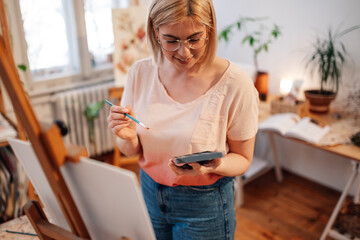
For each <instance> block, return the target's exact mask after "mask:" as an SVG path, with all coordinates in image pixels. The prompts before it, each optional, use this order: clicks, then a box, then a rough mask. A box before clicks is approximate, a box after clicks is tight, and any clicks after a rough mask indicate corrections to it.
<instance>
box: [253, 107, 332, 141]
mask: <svg viewBox="0 0 360 240" xmlns="http://www.w3.org/2000/svg"><path fill="white" fill-rule="evenodd" d="M259 129H261V130H272V131H276V132H278V133H280V134H282V135H284V136H288V137H293V138H298V139H301V140H303V141H306V142H311V143H315V144H316V143H318V142H319V141H320V139H321V138H322V137H323V136H324V135H325V134H326V133H328V132H329V130H330V127H329V126H325V125H322V124H320V123H318V122H317V121H315V120H313V119H311V118H309V117H304V118H300V117H299V116H298V115H297V114H295V113H279V114H274V115H271V116H270V117H269V118H267V119H266V120H265V121H263V122H261V123H260V124H259Z"/></svg>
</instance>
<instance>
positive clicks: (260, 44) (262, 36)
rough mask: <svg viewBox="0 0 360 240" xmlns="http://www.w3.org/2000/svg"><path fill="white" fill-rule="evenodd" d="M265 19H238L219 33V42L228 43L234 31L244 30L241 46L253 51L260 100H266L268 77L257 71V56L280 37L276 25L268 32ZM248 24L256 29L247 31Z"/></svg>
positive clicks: (263, 72) (265, 73) (264, 73)
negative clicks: (255, 26) (253, 24)
mask: <svg viewBox="0 0 360 240" xmlns="http://www.w3.org/2000/svg"><path fill="white" fill-rule="evenodd" d="M266 19H267V18H250V17H240V18H239V19H238V20H237V21H235V22H234V23H232V24H230V25H229V26H227V27H225V28H224V29H223V30H222V31H221V32H220V33H219V40H222V39H223V40H224V41H225V42H229V36H230V34H232V31H233V30H234V29H235V30H238V31H242V29H244V31H245V36H244V37H243V38H242V41H241V44H248V45H249V46H250V48H252V50H253V61H254V66H255V69H256V79H255V87H256V89H257V90H258V92H259V95H260V99H261V100H266V97H267V93H268V79H269V75H268V73H267V72H265V71H260V70H259V65H258V55H259V54H260V53H261V52H267V51H268V49H269V45H270V44H271V43H273V41H274V40H276V39H277V38H278V37H279V36H280V35H281V31H280V28H279V26H278V25H276V24H274V26H273V28H271V29H270V30H269V29H268V28H267V27H265V26H264V25H263V24H262V22H263V21H264V20H266ZM249 23H258V24H259V25H258V28H257V29H256V30H254V31H248V28H247V25H248V24H249Z"/></svg>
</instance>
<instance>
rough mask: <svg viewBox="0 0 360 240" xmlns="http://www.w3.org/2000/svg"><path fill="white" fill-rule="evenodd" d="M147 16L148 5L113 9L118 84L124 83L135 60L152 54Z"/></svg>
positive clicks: (115, 63) (115, 70) (116, 81)
mask: <svg viewBox="0 0 360 240" xmlns="http://www.w3.org/2000/svg"><path fill="white" fill-rule="evenodd" d="M146 16H147V7H146V6H131V7H128V8H115V9H113V10H112V19H113V28H114V48H115V50H114V54H113V60H114V75H115V84H116V85H118V86H122V85H124V83H125V76H126V73H127V71H128V69H129V68H130V67H131V65H132V64H134V62H136V61H137V60H139V59H142V58H145V57H147V56H149V55H150V51H149V49H148V47H147V44H146V36H145V33H146V29H145V27H146Z"/></svg>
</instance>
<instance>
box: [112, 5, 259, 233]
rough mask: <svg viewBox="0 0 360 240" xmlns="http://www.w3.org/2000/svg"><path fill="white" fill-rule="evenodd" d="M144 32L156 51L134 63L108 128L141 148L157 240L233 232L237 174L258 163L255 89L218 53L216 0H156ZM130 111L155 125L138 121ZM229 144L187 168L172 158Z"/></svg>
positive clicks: (130, 150)
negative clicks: (216, 156)
mask: <svg viewBox="0 0 360 240" xmlns="http://www.w3.org/2000/svg"><path fill="white" fill-rule="evenodd" d="M147 38H148V43H149V45H150V47H151V50H152V53H153V57H152V58H148V59H143V60H140V61H139V62H137V63H135V64H134V65H133V66H132V68H131V69H130V71H129V73H128V76H127V81H126V85H125V90H124V95H123V98H122V104H121V106H126V107H120V106H112V107H111V110H110V114H109V116H108V123H109V128H111V130H112V132H113V133H114V134H115V135H116V136H117V137H118V138H117V139H118V146H119V148H120V150H121V152H123V153H124V154H125V155H134V154H140V159H139V164H140V167H141V171H140V181H141V189H142V192H143V195H144V199H145V202H146V205H147V208H148V211H149V213H150V217H151V221H152V224H153V227H154V230H155V234H156V237H157V239H166V240H168V239H216V240H218V239H233V238H234V232H235V225H236V216H235V209H234V202H233V200H234V187H233V182H234V181H233V179H234V178H233V177H234V176H237V175H241V174H243V173H244V172H245V171H246V170H247V169H248V167H249V166H250V164H251V161H252V155H253V149H254V141H255V134H256V132H257V119H258V97H257V96H258V93H257V92H256V90H255V88H254V86H253V83H252V81H251V79H250V78H249V77H248V76H247V75H246V74H245V72H244V71H243V70H242V69H240V68H239V67H237V66H235V65H234V64H232V63H230V62H229V61H228V60H225V59H223V58H220V57H217V56H215V53H216V46H217V32H216V18H215V12H214V8H213V5H212V2H211V0H154V1H153V2H152V3H151V5H150V8H149V14H148V23H147ZM124 113H128V114H129V115H131V116H133V117H136V118H137V119H139V120H140V121H142V122H143V123H145V125H146V126H147V127H149V128H150V129H149V130H147V129H145V128H141V127H140V128H139V127H137V126H136V123H135V122H134V121H132V120H131V119H129V118H128V117H126V116H125V115H124ZM214 150H217V151H222V152H224V153H226V155H225V156H224V157H223V158H220V159H215V160H212V161H210V162H209V163H207V164H204V165H200V164H198V163H191V164H190V165H191V167H192V169H183V168H181V167H179V166H177V165H176V164H175V163H174V162H173V158H174V157H175V156H179V155H184V154H189V153H196V152H201V151H214Z"/></svg>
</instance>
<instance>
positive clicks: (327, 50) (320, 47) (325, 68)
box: [304, 25, 360, 113]
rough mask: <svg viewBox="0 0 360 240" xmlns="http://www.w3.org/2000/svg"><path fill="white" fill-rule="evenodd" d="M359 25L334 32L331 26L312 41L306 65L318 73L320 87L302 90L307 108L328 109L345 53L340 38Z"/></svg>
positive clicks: (336, 90) (335, 92) (335, 89)
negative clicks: (322, 36) (326, 32)
mask: <svg viewBox="0 0 360 240" xmlns="http://www.w3.org/2000/svg"><path fill="white" fill-rule="evenodd" d="M359 28H360V25H356V26H353V27H350V28H347V29H345V30H343V31H341V32H338V33H336V32H335V33H334V32H333V31H332V29H331V28H329V32H328V34H327V36H326V38H323V39H321V38H319V37H318V38H317V39H316V42H315V43H314V45H313V46H314V47H313V53H312V54H311V57H310V59H309V61H308V62H307V64H306V67H309V66H311V70H312V73H314V72H317V73H318V74H319V80H320V89H309V90H306V91H304V94H305V97H306V98H307V99H308V100H309V103H310V105H309V110H310V111H312V112H317V113H326V112H328V111H329V105H330V103H331V101H332V100H334V99H335V98H336V95H337V92H338V90H339V83H340V79H341V74H342V68H343V65H344V63H345V56H346V54H347V52H346V49H345V45H344V44H343V43H342V42H341V41H340V38H341V37H342V36H344V35H345V34H347V33H349V32H352V31H354V30H356V29H359Z"/></svg>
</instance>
